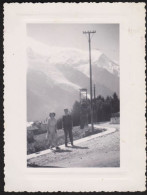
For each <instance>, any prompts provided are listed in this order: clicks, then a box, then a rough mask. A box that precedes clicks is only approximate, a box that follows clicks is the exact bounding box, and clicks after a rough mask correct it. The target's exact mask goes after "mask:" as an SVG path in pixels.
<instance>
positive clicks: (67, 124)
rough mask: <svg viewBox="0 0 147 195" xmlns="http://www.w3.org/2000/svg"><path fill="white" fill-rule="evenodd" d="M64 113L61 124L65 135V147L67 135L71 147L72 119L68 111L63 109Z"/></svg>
mask: <svg viewBox="0 0 147 195" xmlns="http://www.w3.org/2000/svg"><path fill="white" fill-rule="evenodd" d="M64 113H65V115H64V116H63V120H62V124H63V129H64V134H65V146H66V147H67V136H68V135H69V139H70V142H71V145H72V146H73V135H72V128H73V124H72V118H71V115H70V114H69V112H68V109H64Z"/></svg>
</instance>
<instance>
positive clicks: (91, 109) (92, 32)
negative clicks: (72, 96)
mask: <svg viewBox="0 0 147 195" xmlns="http://www.w3.org/2000/svg"><path fill="white" fill-rule="evenodd" d="M94 33H96V31H84V32H83V34H87V35H88V42H89V70H90V112H91V128H92V132H93V131H94V128H93V105H92V67H91V35H92V34H94Z"/></svg>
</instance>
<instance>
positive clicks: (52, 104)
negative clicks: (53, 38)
mask: <svg viewBox="0 0 147 195" xmlns="http://www.w3.org/2000/svg"><path fill="white" fill-rule="evenodd" d="M27 56H28V71H27V111H28V121H32V120H42V119H44V118H45V117H47V115H48V113H49V112H50V111H51V110H54V111H55V112H56V113H57V115H58V116H60V115H61V114H62V113H63V109H64V108H65V107H68V108H71V106H72V105H73V103H74V101H75V100H79V89H80V88H87V89H88V92H89V53H88V51H83V50H80V49H76V48H60V47H49V46H47V45H45V44H42V43H40V42H37V41H35V40H33V39H31V38H29V39H28V42H27ZM91 57H92V69H93V73H92V74H93V83H95V84H96V92H97V95H103V96H107V95H112V94H113V93H114V92H116V93H117V94H119V66H118V65H117V64H116V63H114V62H113V61H112V60H110V59H109V58H108V57H107V56H105V55H104V54H103V53H101V52H100V51H99V50H92V51H91Z"/></svg>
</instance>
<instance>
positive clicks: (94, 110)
mask: <svg viewBox="0 0 147 195" xmlns="http://www.w3.org/2000/svg"><path fill="white" fill-rule="evenodd" d="M93 93H94V108H93V112H94V122H96V109H95V107H96V95H95V84H94V86H93Z"/></svg>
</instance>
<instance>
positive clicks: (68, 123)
mask: <svg viewBox="0 0 147 195" xmlns="http://www.w3.org/2000/svg"><path fill="white" fill-rule="evenodd" d="M62 125H63V129H65V130H68V129H72V117H71V115H69V114H68V115H64V116H63V119H62Z"/></svg>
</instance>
